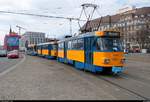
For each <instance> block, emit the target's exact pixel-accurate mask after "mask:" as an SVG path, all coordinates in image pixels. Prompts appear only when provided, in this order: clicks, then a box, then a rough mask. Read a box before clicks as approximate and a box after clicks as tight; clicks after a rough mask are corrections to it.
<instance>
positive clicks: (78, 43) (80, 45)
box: [76, 39, 84, 50]
mask: <svg viewBox="0 0 150 102" xmlns="http://www.w3.org/2000/svg"><path fill="white" fill-rule="evenodd" d="M76 47H77V49H81V50H83V49H84V40H83V39H78V42H77V44H76Z"/></svg>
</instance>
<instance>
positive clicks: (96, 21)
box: [80, 7, 150, 31]
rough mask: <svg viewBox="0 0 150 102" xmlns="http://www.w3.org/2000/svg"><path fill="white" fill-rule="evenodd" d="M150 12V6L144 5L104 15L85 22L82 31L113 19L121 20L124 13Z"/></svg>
mask: <svg viewBox="0 0 150 102" xmlns="http://www.w3.org/2000/svg"><path fill="white" fill-rule="evenodd" d="M149 13H150V7H143V8H136V9H133V10H130V11H126V12H124V13H120V14H115V15H111V16H110V15H107V16H104V17H100V18H97V19H94V20H91V21H89V22H88V23H86V24H87V25H86V24H84V25H83V27H82V28H81V29H80V31H84V30H87V31H88V30H89V29H91V28H93V27H98V25H99V24H103V25H104V24H108V23H109V22H110V20H111V23H116V22H118V21H119V20H120V18H121V17H122V16H123V15H124V16H126V15H129V14H134V15H137V16H138V15H141V14H143V15H145V14H149ZM85 27H86V29H85Z"/></svg>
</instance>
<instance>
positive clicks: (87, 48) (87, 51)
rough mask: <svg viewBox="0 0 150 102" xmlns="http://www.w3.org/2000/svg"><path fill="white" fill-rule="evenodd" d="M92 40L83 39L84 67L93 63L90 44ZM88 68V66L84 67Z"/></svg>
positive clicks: (90, 38)
mask: <svg viewBox="0 0 150 102" xmlns="http://www.w3.org/2000/svg"><path fill="white" fill-rule="evenodd" d="M92 40H93V38H92V37H89V38H85V63H86V65H92V64H93V63H92V62H93V52H92V43H93V41H92ZM86 67H88V66H86Z"/></svg>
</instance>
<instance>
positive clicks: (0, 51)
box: [0, 49, 7, 57]
mask: <svg viewBox="0 0 150 102" xmlns="http://www.w3.org/2000/svg"><path fill="white" fill-rule="evenodd" d="M0 57H7V51H6V50H4V49H0Z"/></svg>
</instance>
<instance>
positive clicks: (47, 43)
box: [37, 42, 57, 46]
mask: <svg viewBox="0 0 150 102" xmlns="http://www.w3.org/2000/svg"><path fill="white" fill-rule="evenodd" d="M56 43H57V42H46V43H40V44H37V46H40V45H49V44H56Z"/></svg>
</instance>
